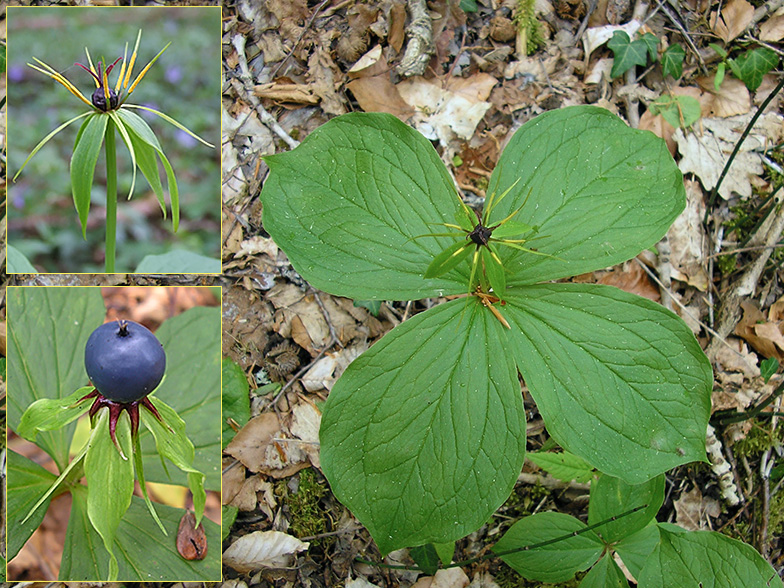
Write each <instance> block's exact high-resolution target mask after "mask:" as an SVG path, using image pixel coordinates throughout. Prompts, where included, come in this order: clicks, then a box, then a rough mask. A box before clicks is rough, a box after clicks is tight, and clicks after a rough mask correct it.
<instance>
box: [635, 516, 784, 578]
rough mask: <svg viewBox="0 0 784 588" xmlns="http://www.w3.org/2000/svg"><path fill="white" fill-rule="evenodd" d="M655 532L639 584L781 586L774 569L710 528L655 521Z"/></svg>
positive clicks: (752, 552)
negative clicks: (689, 528) (692, 528)
mask: <svg viewBox="0 0 784 588" xmlns="http://www.w3.org/2000/svg"><path fill="white" fill-rule="evenodd" d="M659 534H660V537H661V538H660V540H659V544H658V545H657V546H656V549H654V551H653V554H651V556H650V557H649V558H648V561H647V563H646V565H645V568H644V569H643V570H642V574H641V575H640V576H639V580H640V586H646V588H670V587H671V586H699V585H702V586H704V587H705V588H736V587H738V586H759V587H760V588H762V587H765V588H781V586H784V583H782V581H781V578H780V577H779V575H778V574H777V573H776V570H774V569H773V567H772V566H771V565H770V564H769V563H768V562H767V561H765V560H764V559H763V557H762V556H761V555H760V554H759V553H757V551H755V550H754V548H753V547H751V546H750V545H747V544H745V543H742V542H741V541H738V540H736V539H730V538H729V537H727V536H726V535H722V534H721V533H716V532H714V531H686V530H684V529H681V528H680V527H677V526H675V525H670V524H666V523H659Z"/></svg>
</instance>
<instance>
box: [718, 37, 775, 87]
mask: <svg viewBox="0 0 784 588" xmlns="http://www.w3.org/2000/svg"><path fill="white" fill-rule="evenodd" d="M728 62H729V64H730V67H731V68H732V73H733V74H734V75H735V77H737V78H738V79H740V80H743V83H744V84H746V87H747V88H748V89H749V90H750V91H751V92H754V91H756V90H757V88H759V86H760V84H761V83H762V78H763V76H764V75H765V74H766V73H768V72H769V71H770V70H772V69H773V68H774V67H776V65H777V64H778V62H779V57H778V55H776V53H775V51H772V50H771V49H768V48H767V47H758V48H757V49H749V50H748V51H746V52H745V53H743V54H742V55H740V56H738V57H737V58H735V59H730V60H728Z"/></svg>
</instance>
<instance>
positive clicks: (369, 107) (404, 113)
mask: <svg viewBox="0 0 784 588" xmlns="http://www.w3.org/2000/svg"><path fill="white" fill-rule="evenodd" d="M346 88H347V89H348V90H351V93H352V94H354V98H356V99H357V102H358V103H359V106H360V107H361V108H362V110H364V111H365V112H386V113H389V114H392V115H394V116H396V117H398V118H399V119H401V120H406V119H407V118H408V117H410V116H411V115H412V114H414V109H413V108H411V106H409V105H408V103H407V102H406V101H405V100H403V98H401V96H400V92H398V89H397V86H395V84H393V83H392V82H391V81H390V79H389V73H384V74H380V75H377V76H372V77H361V78H357V79H355V80H351V81H350V82H349V83H348V84H346Z"/></svg>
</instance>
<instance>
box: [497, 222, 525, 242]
mask: <svg viewBox="0 0 784 588" xmlns="http://www.w3.org/2000/svg"><path fill="white" fill-rule="evenodd" d="M534 230H535V229H534V227H532V226H531V225H527V224H525V223H520V222H515V221H509V222H506V223H504V224H502V225H501V226H500V227H498V228H497V229H494V230H493V238H494V239H505V238H510V237H517V236H521V235H523V234H525V233H531V232H533V231H534Z"/></svg>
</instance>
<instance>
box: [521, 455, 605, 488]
mask: <svg viewBox="0 0 784 588" xmlns="http://www.w3.org/2000/svg"><path fill="white" fill-rule="evenodd" d="M528 459H530V460H531V461H532V462H533V463H535V464H536V465H538V466H539V467H540V468H542V469H543V470H545V471H546V472H548V473H549V474H550V475H551V476H552V477H553V478H557V479H559V480H563V481H564V482H571V481H572V480H574V481H575V482H580V483H585V482H588V481H589V480H590V479H591V478H593V474H594V471H593V467H592V466H591V464H589V463H588V462H587V461H585V460H584V459H582V458H581V457H577V456H576V455H574V454H572V453H569V452H568V451H563V452H561V453H541V452H536V453H529V454H528Z"/></svg>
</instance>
